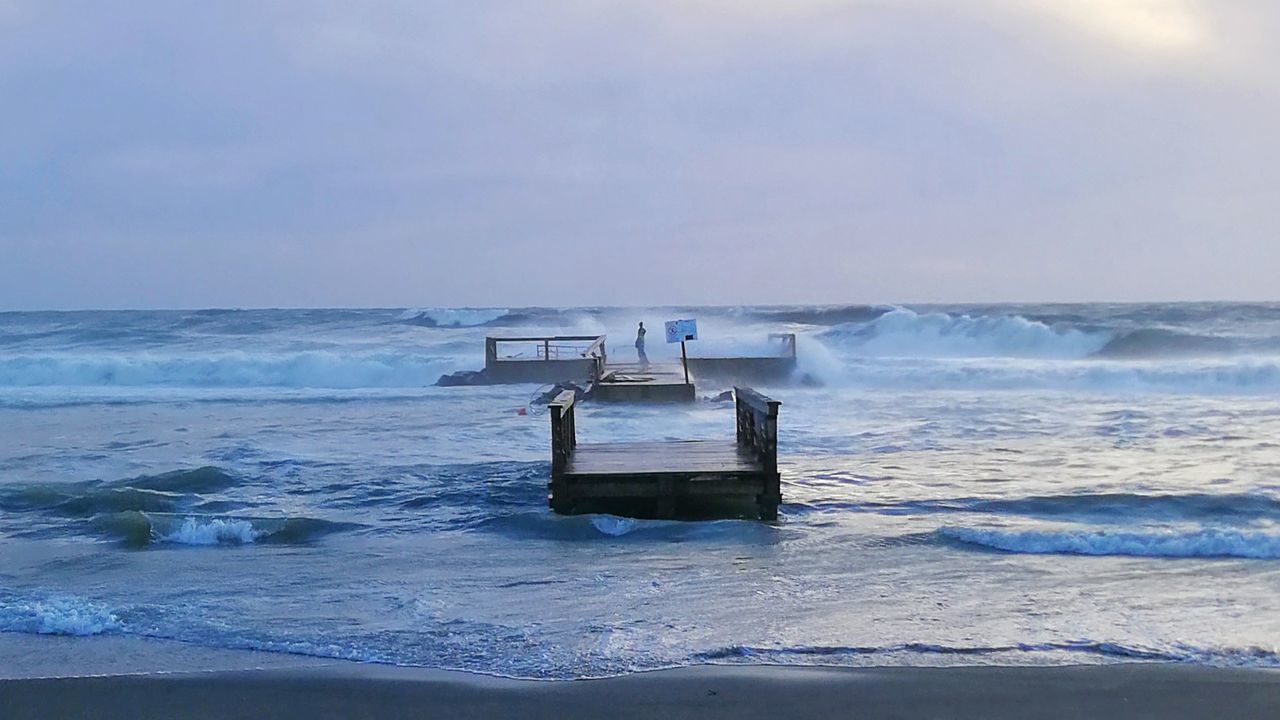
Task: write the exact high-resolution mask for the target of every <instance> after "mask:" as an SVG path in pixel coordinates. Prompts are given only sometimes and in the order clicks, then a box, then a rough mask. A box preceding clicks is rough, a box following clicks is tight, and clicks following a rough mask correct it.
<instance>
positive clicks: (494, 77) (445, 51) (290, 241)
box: [0, 0, 1280, 310]
mask: <svg viewBox="0 0 1280 720" xmlns="http://www.w3.org/2000/svg"><path fill="white" fill-rule="evenodd" d="M1277 36H1280V3H1275V2H1272V1H1271V0H1265V1H1263V0H1232V1H1231V2H1223V1H1222V0H1071V1H1070V2H1062V1H1061V0H930V1H926V0H844V1H836V0H774V1H771V2H765V1H762V0H642V1H639V0H638V1H636V2H623V1H621V0H619V1H615V2H602V1H594V0H556V1H552V0H547V1H545V2H519V1H515V0H513V1H509V2H490V1H488V0H471V1H468V2H456V1H455V0H447V1H444V2H433V1H430V0H413V1H411V2H372V1H371V2H360V3H351V2H326V1H324V0H307V1H297V2H295V1H291V0H278V1H275V2H261V1H259V0H254V1H252V2H236V1H234V0H223V1H220V2H204V1H191V2H186V1H182V0H165V1H163V2H158V1H151V0H136V1H133V2H127V3H101V2H61V1H59V0H0V310H4V309H8V310H19V309H75V308H191V307H306V306H309V307H316V306H319V307H338V306H376V307H401V306H422V305H442V306H463V305H471V306H524V305H549V306H554V305H668V304H669V305H679V304H694V303H697V304H766V303H786V304H800V303H822V304H838V303H857V302H869V303H870V302H1005V301H1014V302H1016V301H1028V302H1029V301H1091V300H1100V301H1102V300H1105V301H1144V300H1206V299H1216V300H1277V299H1280V290H1277V288H1278V286H1280V282H1278V279H1280V43H1276V42H1274V38H1275V37H1277Z"/></svg>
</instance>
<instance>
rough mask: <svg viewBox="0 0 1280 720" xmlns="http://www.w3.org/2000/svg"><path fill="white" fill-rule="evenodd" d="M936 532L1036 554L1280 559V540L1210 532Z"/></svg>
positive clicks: (952, 529) (1256, 534) (1255, 534)
mask: <svg viewBox="0 0 1280 720" xmlns="http://www.w3.org/2000/svg"><path fill="white" fill-rule="evenodd" d="M938 533H939V534H940V535H941V537H943V538H945V539H947V540H952V541H955V542H960V543H964V544H967V545H978V546H982V547H986V548H991V549H994V550H1000V551H1003V552H1011V553H1026V554H1034V555H1126V556H1136V557H1170V558H1226V557H1235V558H1253V559H1267V560H1272V559H1277V558H1280V535H1274V534H1270V533H1263V532H1244V531H1237V530H1220V529H1212V528H1206V529H1201V530H1194V531H1186V532H1179V531H1175V530H1139V531H1110V530H998V529H994V528H970V527H944V528H941V529H939V530H938Z"/></svg>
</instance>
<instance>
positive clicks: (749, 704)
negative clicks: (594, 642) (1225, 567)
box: [0, 663, 1280, 720]
mask: <svg viewBox="0 0 1280 720" xmlns="http://www.w3.org/2000/svg"><path fill="white" fill-rule="evenodd" d="M0 699H2V702H0V704H2V705H3V707H4V708H5V716H6V717H7V718H9V720H27V719H29V718H30V719H35V718H55V717H56V718H72V717H93V718H99V719H100V720H112V719H114V718H122V719H123V718H130V719H133V718H149V717H154V718H171V719H174V720H196V719H198V718H211V719H212V718H218V719H219V720H225V719H226V718H238V717H244V718H306V719H307V720H319V719H322V718H412V717H448V718H525V719H528V720H536V719H538V718H566V717H568V718H579V717H583V718H585V717H608V718H613V719H615V720H625V719H626V718H685V717H688V718H693V717H697V718H722V717H723V718H734V719H735V720H751V719H753V718H762V719H763V718H770V719H773V718H782V717H814V718H816V717H849V718H867V719H872V718H985V719H987V720H1000V719H1002V718H1027V717H1035V718H1162V719H1168V718H1262V717H1269V716H1274V714H1276V713H1277V712H1280V672H1276V671H1270V670H1260V669H1235V668H1207V667H1194V666H1186V665H1167V664H1134V665H1094V666H1068V667H953V668H815V667H761V666H754V667H730V666H700V667H689V668H681V669H675V670H663V671H655V672H647V673H637V674H632V675H626V676H622V677H614V678H604V679H596V680H573V681H537V680H510V679H504V678H495V677H491V676H484V675H475V674H470V673H461V672H451V671H441V670H426V669H418V668H403V667H393V666H377V665H361V664H353V663H341V664H330V665H325V666H319V667H295V668H269V669H258V670H232V671H213V672H194V673H176V674H165V673H160V674H156V673H150V674H135V675H122V676H95V677H75V678H35V679H13V680H4V681H0Z"/></svg>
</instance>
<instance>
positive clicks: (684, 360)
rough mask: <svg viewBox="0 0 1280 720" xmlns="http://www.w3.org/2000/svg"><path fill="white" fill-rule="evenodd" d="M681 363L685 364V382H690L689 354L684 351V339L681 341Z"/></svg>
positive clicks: (686, 383)
mask: <svg viewBox="0 0 1280 720" xmlns="http://www.w3.org/2000/svg"><path fill="white" fill-rule="evenodd" d="M680 363H681V364H682V365H684V384H685V385H688V384H689V356H688V355H686V354H685V351H684V341H683V340H681V341H680Z"/></svg>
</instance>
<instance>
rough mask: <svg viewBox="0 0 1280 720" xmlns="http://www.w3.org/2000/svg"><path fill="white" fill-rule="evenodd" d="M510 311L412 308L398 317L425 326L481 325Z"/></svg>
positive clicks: (502, 317)
mask: <svg viewBox="0 0 1280 720" xmlns="http://www.w3.org/2000/svg"><path fill="white" fill-rule="evenodd" d="M510 312H511V311H510V310H507V309H506V308H410V309H408V310H405V311H404V312H403V313H400V317H399V318H398V319H399V320H400V321H401V322H406V323H410V324H413V325H422V326H425V327H440V328H462V327H480V326H483V325H489V324H492V323H494V322H496V321H498V320H502V319H504V318H507V317H508V315H509V314H510Z"/></svg>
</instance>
